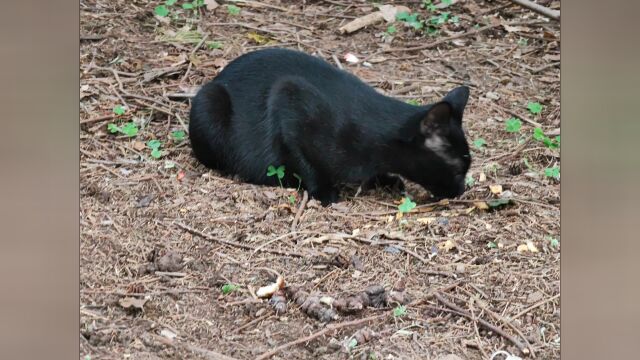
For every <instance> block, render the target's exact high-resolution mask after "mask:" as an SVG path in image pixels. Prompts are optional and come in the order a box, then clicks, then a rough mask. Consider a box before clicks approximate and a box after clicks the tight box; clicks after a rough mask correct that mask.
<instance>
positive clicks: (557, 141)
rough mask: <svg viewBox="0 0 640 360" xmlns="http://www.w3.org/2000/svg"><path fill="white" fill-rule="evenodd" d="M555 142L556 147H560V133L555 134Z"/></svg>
mask: <svg viewBox="0 0 640 360" xmlns="http://www.w3.org/2000/svg"><path fill="white" fill-rule="evenodd" d="M556 143H557V144H558V147H560V135H558V136H556Z"/></svg>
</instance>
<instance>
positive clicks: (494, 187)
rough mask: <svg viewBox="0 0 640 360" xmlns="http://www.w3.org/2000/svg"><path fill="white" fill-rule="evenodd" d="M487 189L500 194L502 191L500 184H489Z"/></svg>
mask: <svg viewBox="0 0 640 360" xmlns="http://www.w3.org/2000/svg"><path fill="white" fill-rule="evenodd" d="M489 189H490V190H491V192H492V193H494V194H496V195H500V193H502V185H499V184H498V185H489Z"/></svg>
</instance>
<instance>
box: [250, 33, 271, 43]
mask: <svg viewBox="0 0 640 360" xmlns="http://www.w3.org/2000/svg"><path fill="white" fill-rule="evenodd" d="M247 37H248V38H249V39H251V40H253V41H255V43H256V44H258V45H263V44H267V43H269V42H270V41H271V40H270V39H269V38H268V37H266V36H262V35H260V34H258V33H255V32H250V33H247Z"/></svg>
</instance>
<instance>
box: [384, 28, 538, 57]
mask: <svg viewBox="0 0 640 360" xmlns="http://www.w3.org/2000/svg"><path fill="white" fill-rule="evenodd" d="M539 23H540V22H514V23H510V24H501V23H500V24H491V25H486V26H483V27H481V28H478V29H473V30H471V31H468V32H466V33H462V34H457V35H452V36H448V37H446V38H442V39H440V40H437V41H434V42H432V43H430V44H426V45H420V46H414V47H408V48H391V49H387V50H384V51H383V52H385V53H391V52H400V51H415V50H425V49H431V48H433V47H436V46H438V45H441V44H444V43H446V42H448V41H451V40H455V39H460V38H463V37H467V36H472V35H476V34H479V33H481V32H484V31H487V30H491V29H494V28H497V27H500V26H502V25H507V26H516V25H535V24H539Z"/></svg>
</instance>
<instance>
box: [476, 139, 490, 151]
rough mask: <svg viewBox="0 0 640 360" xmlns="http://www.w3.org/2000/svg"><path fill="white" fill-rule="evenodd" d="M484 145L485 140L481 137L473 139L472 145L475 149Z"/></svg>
mask: <svg viewBox="0 0 640 360" xmlns="http://www.w3.org/2000/svg"><path fill="white" fill-rule="evenodd" d="M486 145H487V141H486V140H485V139H483V138H477V139H475V140H473V146H475V147H476V149H479V150H482V149H483V148H484V146H486Z"/></svg>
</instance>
